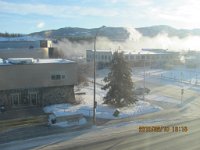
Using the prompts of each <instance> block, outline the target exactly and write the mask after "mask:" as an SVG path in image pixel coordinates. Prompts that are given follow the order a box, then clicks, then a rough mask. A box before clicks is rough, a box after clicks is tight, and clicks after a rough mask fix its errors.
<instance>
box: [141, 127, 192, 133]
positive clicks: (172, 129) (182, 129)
mask: <svg viewBox="0 0 200 150" xmlns="http://www.w3.org/2000/svg"><path fill="white" fill-rule="evenodd" d="M138 130H139V132H188V130H189V129H188V127H187V126H139V127H138Z"/></svg>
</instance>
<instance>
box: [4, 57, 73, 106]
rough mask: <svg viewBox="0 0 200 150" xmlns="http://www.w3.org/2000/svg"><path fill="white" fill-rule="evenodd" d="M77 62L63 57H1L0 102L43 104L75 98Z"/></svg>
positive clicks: (13, 104) (17, 104)
mask: <svg viewBox="0 0 200 150" xmlns="http://www.w3.org/2000/svg"><path fill="white" fill-rule="evenodd" d="M76 71H77V65H76V63H75V62H73V61H70V60H64V59H33V58H9V59H1V60H0V83H1V84H0V105H5V106H6V107H9V108H13V107H20V106H35V105H37V106H45V105H49V104H56V103H63V102H74V101H75V97H74V85H75V84H76V83H77V72H76Z"/></svg>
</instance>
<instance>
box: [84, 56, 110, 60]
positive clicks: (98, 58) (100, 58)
mask: <svg viewBox="0 0 200 150" xmlns="http://www.w3.org/2000/svg"><path fill="white" fill-rule="evenodd" d="M87 58H89V59H93V55H87ZM111 58H112V57H111V56H107V55H96V59H97V60H111Z"/></svg>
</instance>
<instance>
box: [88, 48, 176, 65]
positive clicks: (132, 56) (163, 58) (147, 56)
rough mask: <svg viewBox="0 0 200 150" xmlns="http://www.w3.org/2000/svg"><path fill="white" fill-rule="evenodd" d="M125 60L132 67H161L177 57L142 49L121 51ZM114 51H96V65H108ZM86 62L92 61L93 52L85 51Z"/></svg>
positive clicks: (163, 51)
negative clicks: (144, 65)
mask: <svg viewBox="0 0 200 150" xmlns="http://www.w3.org/2000/svg"><path fill="white" fill-rule="evenodd" d="M121 52H123V54H124V57H125V59H126V60H127V61H128V62H130V63H131V64H132V65H134V66H141V65H143V64H144V62H145V64H146V65H151V66H152V65H162V64H163V63H165V62H168V61H171V60H173V59H175V58H177V56H178V55H179V54H178V53H177V52H171V51H167V50H163V49H142V50H138V51H130V50H126V51H121ZM113 53H114V51H111V50H96V62H97V63H105V64H107V63H109V62H110V61H111V60H112V57H113ZM86 60H87V62H93V61H94V51H93V50H86Z"/></svg>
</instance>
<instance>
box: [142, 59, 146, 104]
mask: <svg viewBox="0 0 200 150" xmlns="http://www.w3.org/2000/svg"><path fill="white" fill-rule="evenodd" d="M143 58H144V62H143V63H144V64H143V65H144V66H143V69H144V79H143V87H144V89H143V100H145V80H146V79H145V76H146V71H145V67H146V66H145V55H143Z"/></svg>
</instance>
